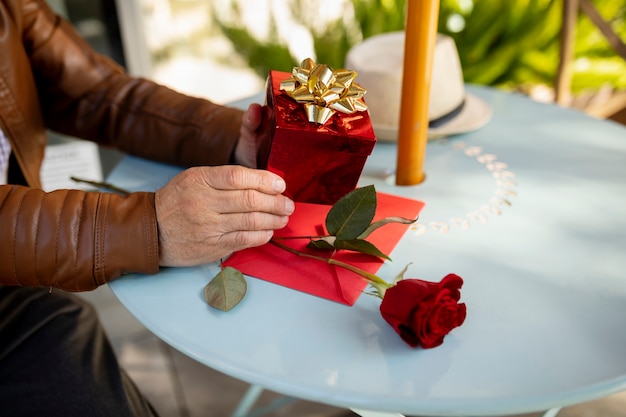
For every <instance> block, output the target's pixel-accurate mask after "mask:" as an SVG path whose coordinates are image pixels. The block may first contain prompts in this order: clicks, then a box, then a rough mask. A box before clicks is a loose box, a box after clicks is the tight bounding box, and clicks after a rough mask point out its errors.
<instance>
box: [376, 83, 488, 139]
mask: <svg viewBox="0 0 626 417" xmlns="http://www.w3.org/2000/svg"><path fill="white" fill-rule="evenodd" d="M491 115H492V110H491V107H490V106H489V104H487V103H486V102H484V101H483V100H481V99H479V98H478V97H476V96H475V95H473V94H469V93H466V94H465V105H464V106H463V109H462V110H461V111H460V112H459V114H457V115H456V116H455V117H453V118H452V119H450V120H449V121H448V122H446V123H444V124H442V125H440V126H437V127H433V128H429V129H428V140H432V139H437V138H441V137H444V136H452V135H459V134H461V133H467V132H471V131H474V130H477V129H480V128H481V127H483V126H484V125H486V124H487V123H488V122H489V120H491ZM373 127H374V133H375V134H376V139H378V140H381V141H386V142H396V141H397V140H398V126H382V125H376V124H373Z"/></svg>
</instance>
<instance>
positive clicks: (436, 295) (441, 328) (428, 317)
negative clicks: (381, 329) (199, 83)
mask: <svg viewBox="0 0 626 417" xmlns="http://www.w3.org/2000/svg"><path fill="white" fill-rule="evenodd" d="M462 285H463V280H462V279H461V277H459V276H458V275H455V274H448V275H446V276H445V277H444V278H443V279H442V280H441V282H439V283H436V282H428V281H423V280H421V279H404V280H401V281H399V282H398V283H397V284H396V285H394V286H393V287H391V288H389V289H388V290H387V291H386V292H385V297H384V298H383V301H382V303H381V305H380V313H381V314H382V316H383V318H384V319H385V320H386V321H387V322H388V323H389V324H391V326H392V327H393V328H394V329H395V331H396V332H397V333H398V334H399V335H400V337H402V339H403V340H404V341H405V342H406V343H408V344H409V345H411V346H412V347H416V346H418V345H419V346H421V347H422V348H424V349H428V348H433V347H436V346H439V345H440V344H442V343H443V339H444V337H445V336H446V335H447V334H448V333H450V331H451V330H452V329H454V328H455V327H458V326H460V325H461V324H463V321H464V320H465V314H466V311H465V304H464V303H460V304H459V302H458V301H459V299H460V298H461V291H460V290H461V286H462Z"/></svg>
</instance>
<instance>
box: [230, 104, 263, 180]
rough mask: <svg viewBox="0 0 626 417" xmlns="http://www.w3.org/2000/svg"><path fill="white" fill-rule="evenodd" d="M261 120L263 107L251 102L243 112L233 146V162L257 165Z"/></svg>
mask: <svg viewBox="0 0 626 417" xmlns="http://www.w3.org/2000/svg"><path fill="white" fill-rule="evenodd" d="M262 120H263V107H262V106H261V105H260V104H257V103H252V104H250V106H249V107H248V110H247V111H246V112H245V113H244V115H243V119H242V122H241V129H240V132H239V140H238V142H237V146H236V147H235V162H236V163H237V164H239V165H243V166H247V167H250V168H256V167H257V152H258V149H257V148H258V142H259V140H261V139H260V137H259V128H260V127H261V122H262Z"/></svg>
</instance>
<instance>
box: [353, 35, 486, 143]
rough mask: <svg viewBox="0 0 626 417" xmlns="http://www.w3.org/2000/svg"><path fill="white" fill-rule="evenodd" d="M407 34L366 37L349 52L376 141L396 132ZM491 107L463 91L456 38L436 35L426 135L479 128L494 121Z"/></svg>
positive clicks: (448, 133)
mask: <svg viewBox="0 0 626 417" xmlns="http://www.w3.org/2000/svg"><path fill="white" fill-rule="evenodd" d="M403 63H404V32H390V33H384V34H381V35H375V36H372V37H369V38H367V39H365V40H364V41H363V42H361V43H360V44H358V45H355V46H354V47H353V48H351V49H350V51H348V54H347V56H346V63H345V68H348V69H350V70H353V71H356V72H357V74H358V77H357V82H358V83H359V84H360V85H362V86H363V87H364V88H365V89H367V93H366V95H365V102H366V103H367V106H368V109H369V113H370V118H371V119H372V125H373V127H374V132H375V133H376V137H377V139H380V140H387V141H395V140H397V136H398V123H399V118H400V101H401V96H402V93H401V91H402V76H403V70H404V67H403ZM491 113H492V112H491V107H489V105H488V104H487V103H485V102H484V101H482V100H481V99H479V98H478V97H476V96H474V95H472V94H468V93H467V92H466V91H465V84H464V82H463V72H462V70H461V62H460V60H459V53H458V51H457V48H456V45H455V43H454V40H453V39H452V38H451V37H449V36H446V35H442V34H438V35H437V40H436V45H435V52H434V57H433V71H432V82H431V88H430V102H429V109H428V120H429V127H428V138H429V139H433V138H437V137H442V136H449V135H455V134H459V133H465V132H469V131H472V130H476V129H478V128H480V127H482V126H484V125H485V124H486V123H487V122H488V121H489V120H490V119H491Z"/></svg>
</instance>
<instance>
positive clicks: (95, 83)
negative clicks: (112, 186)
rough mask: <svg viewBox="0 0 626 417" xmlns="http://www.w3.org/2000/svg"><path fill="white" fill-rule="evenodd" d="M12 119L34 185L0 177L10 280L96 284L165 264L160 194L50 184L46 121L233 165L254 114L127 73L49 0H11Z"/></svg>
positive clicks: (7, 128)
mask: <svg viewBox="0 0 626 417" xmlns="http://www.w3.org/2000/svg"><path fill="white" fill-rule="evenodd" d="M0 51H1V52H2V58H1V59H0V128H1V129H2V130H3V131H4V133H5V135H6V136H7V138H8V139H9V141H10V143H11V147H12V149H13V153H14V155H15V157H16V158H17V161H18V162H19V166H20V168H21V170H22V172H23V174H24V177H25V178H26V181H27V182H28V184H29V185H30V187H24V186H17V185H0V285H28V286H45V287H48V286H50V287H57V288H62V289H65V290H69V291H84V290H90V289H93V288H95V287H97V286H98V285H101V284H104V283H106V282H107V281H109V280H112V279H114V278H116V277H118V276H120V275H121V274H123V273H127V272H141V273H148V274H152V273H156V272H157V271H158V262H159V245H158V233H157V223H156V214H155V207H154V193H133V194H131V195H130V196H129V197H121V196H119V195H114V194H108V193H97V192H83V191H76V190H60V191H54V192H49V193H45V192H43V191H42V190H41V189H40V187H41V183H40V178H39V171H40V167H41V161H42V157H43V153H44V147H45V145H46V132H45V129H46V128H47V129H51V130H55V131H58V132H60V133H63V134H68V135H72V136H75V137H80V138H84V139H88V140H91V141H94V142H97V143H99V144H102V145H104V146H111V147H116V148H118V149H120V150H122V151H124V152H127V153H130V154H134V155H138V156H141V157H145V158H149V159H153V160H157V161H163V162H168V163H176V164H179V165H183V166H192V165H217V164H224V163H228V162H230V160H231V157H232V153H233V150H234V147H235V144H236V140H237V138H238V135H239V128H240V124H241V117H242V112H241V111H239V110H235V109H231V108H227V107H223V106H219V105H216V104H213V103H210V102H208V101H206V100H202V99H198V98H191V97H187V96H183V95H181V94H178V93H175V92H174V91H172V90H169V89H167V88H165V87H162V86H158V85H156V84H154V83H152V82H150V81H147V80H143V79H136V78H132V77H129V76H128V75H126V74H125V73H124V72H123V71H122V70H121V69H120V67H118V66H117V65H116V64H114V63H113V62H112V61H111V60H109V59H108V58H105V57H103V56H100V55H98V54H96V53H95V52H94V51H92V49H91V48H90V47H89V46H88V45H87V44H86V43H85V42H84V41H83V40H82V39H80V38H79V37H78V35H77V34H76V33H75V32H74V30H73V29H72V27H71V26H70V24H69V23H67V22H66V21H64V20H63V19H62V18H60V17H59V16H57V15H55V14H54V13H53V12H52V11H51V10H50V8H49V7H48V6H47V5H46V4H45V2H44V1H43V0H0Z"/></svg>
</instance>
